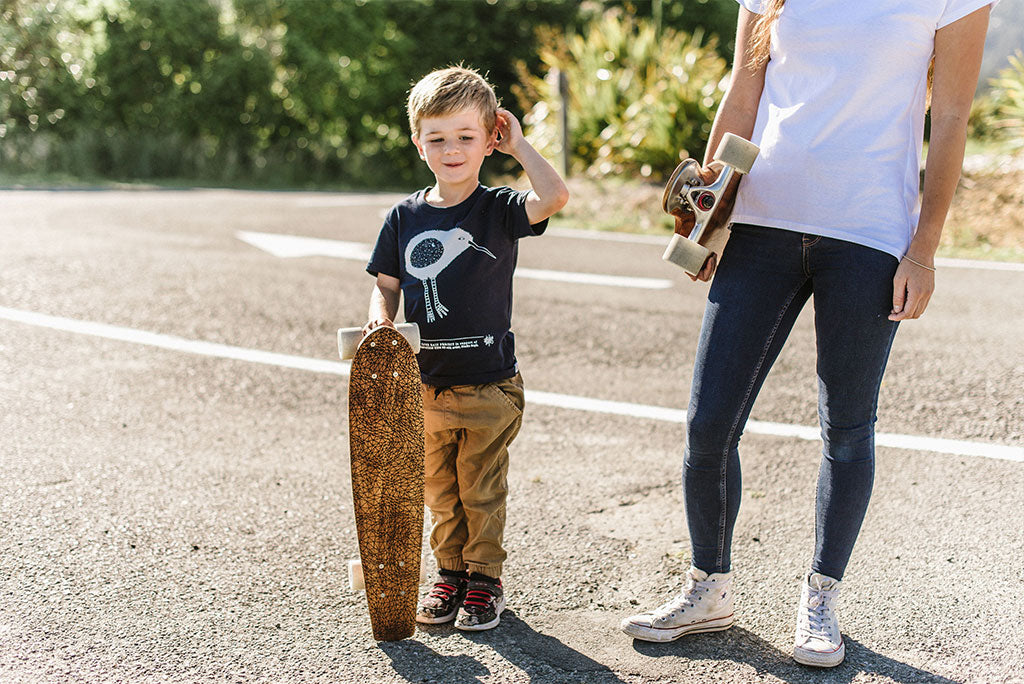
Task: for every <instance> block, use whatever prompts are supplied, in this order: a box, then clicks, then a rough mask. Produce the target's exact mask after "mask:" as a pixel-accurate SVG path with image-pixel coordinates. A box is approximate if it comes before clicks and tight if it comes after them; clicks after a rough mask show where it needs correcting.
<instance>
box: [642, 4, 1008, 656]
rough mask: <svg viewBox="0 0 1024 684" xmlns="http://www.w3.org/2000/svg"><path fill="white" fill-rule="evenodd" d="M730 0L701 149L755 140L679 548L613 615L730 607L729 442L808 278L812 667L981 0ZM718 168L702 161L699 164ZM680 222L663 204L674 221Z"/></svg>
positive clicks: (835, 648)
mask: <svg viewBox="0 0 1024 684" xmlns="http://www.w3.org/2000/svg"><path fill="white" fill-rule="evenodd" d="M739 1H740V4H741V5H742V7H741V9H740V16H739V21H738V28H737V34H736V59H735V65H734V69H733V74H732V81H731V84H730V87H729V90H728V92H727V93H726V96H725V99H724V100H723V101H722V105H721V107H720V108H719V110H718V114H717V116H716V117H715V122H714V126H713V128H712V132H711V139H710V140H709V142H708V147H707V149H708V150H709V152H710V151H712V150H714V149H716V148H717V146H718V141H719V140H720V139H721V137H722V136H723V135H724V134H725V133H727V132H731V133H735V134H737V135H740V136H742V137H745V138H749V139H750V140H752V141H753V142H754V143H756V144H757V145H758V146H759V147H760V148H761V153H760V156H759V157H758V159H757V161H756V162H755V163H754V166H753V168H752V169H751V171H750V173H749V175H747V176H746V177H745V178H744V179H743V182H742V183H741V184H740V186H739V190H738V192H737V194H736V204H735V208H734V210H733V213H732V219H731V220H732V222H733V226H732V234H731V237H730V240H729V243H728V245H727V246H726V248H725V251H724V253H723V254H722V259H721V264H720V265H718V272H717V276H716V277H715V280H714V282H713V283H712V285H711V289H710V291H709V293H708V303H707V307H706V310H705V314H704V322H703V326H702V329H701V336H700V341H699V343H698V349H697V358H696V363H695V367H694V373H693V385H692V388H691V396H690V406H689V410H688V414H687V415H688V424H687V439H686V450H685V457H684V469H683V489H684V495H685V499H686V518H687V524H688V526H689V531H690V539H691V549H692V566H691V568H690V570H689V572H688V580H687V583H686V586H685V588H684V589H683V592H682V594H680V595H679V596H677V597H675V598H673V599H671V600H670V601H668V602H667V603H665V604H663V605H661V606H660V607H658V608H656V609H654V610H653V611H650V612H647V613H643V614H640V615H636V616H633V617H629V618H626V619H625V620H623V622H622V629H623V630H624V631H625V632H626V633H627V634H629V635H631V636H633V637H635V638H638V639H645V640H648V641H671V640H673V639H676V638H679V637H681V636H683V635H684V634H690V633H695V632H708V631H717V630H723V629H727V628H728V627H729V626H731V625H732V622H733V607H732V593H733V592H732V588H731V586H730V585H731V580H732V575H731V564H730V545H731V542H732V530H733V525H734V523H735V521H736V514H737V511H738V510H739V504H740V496H741V493H742V487H741V484H740V462H739V454H738V451H737V445H738V443H739V439H740V435H741V434H742V432H743V427H744V425H745V423H746V420H747V418H748V416H749V414H750V408H751V405H752V404H753V402H754V399H755V398H756V396H757V393H758V391H759V390H760V388H761V384H762V383H763V381H764V379H765V376H766V375H767V374H768V371H769V369H770V368H771V366H772V363H773V362H774V361H775V359H776V358H777V356H778V354H779V352H780V351H781V349H782V346H783V344H784V342H785V339H786V337H787V336H788V334H789V331H790V330H791V328H792V326H793V323H794V322H795V320H796V318H797V314H798V313H799V311H800V309H801V308H802V307H803V305H804V304H805V303H806V301H807V300H808V299H809V298H810V297H811V295H812V294H813V297H814V314H815V316H814V324H815V334H816V338H817V350H818V360H817V374H818V380H819V393H818V413H819V420H820V423H821V435H822V440H823V442H824V448H823V454H824V457H823V458H822V461H821V466H820V469H819V475H818V488H817V497H816V515H815V551H814V557H813V560H812V562H811V564H810V568H809V572H808V574H807V575H806V576H805V579H804V582H803V587H802V592H801V597H800V604H799V610H798V615H797V627H796V640H795V653H794V655H795V658H796V660H797V661H799V662H801V663H804V664H807V665H817V666H823V667H831V666H835V665H838V664H839V663H840V662H842V660H843V657H844V655H845V644H844V643H843V639H842V636H841V634H840V631H839V624H838V620H837V618H836V613H835V608H836V603H837V599H838V592H839V581H840V580H841V579H842V576H843V572H844V570H845V569H846V564H847V562H848V561H849V558H850V553H851V551H852V550H853V545H854V542H855V541H856V538H857V534H858V532H859V531H860V526H861V522H862V521H863V519H864V513H865V511H866V509H867V504H868V499H869V498H870V495H871V486H872V480H873V477H874V423H875V409H876V406H877V401H878V389H879V386H880V384H881V380H882V374H883V372H884V370H885V364H886V361H887V360H888V356H889V349H890V347H891V345H892V340H893V336H894V335H895V333H896V328H897V326H898V325H899V321H902V320H907V319H913V318H917V317H919V316H920V315H921V314H922V313H923V312H924V310H925V307H926V306H927V304H928V299H929V297H930V296H931V293H932V291H933V289H934V271H935V267H934V263H935V261H934V256H935V250H936V248H937V246H938V243H939V234H940V232H941V230H942V224H943V222H944V221H945V217H946V212H947V210H948V208H949V203H950V200H951V198H952V195H953V191H954V189H955V187H956V183H957V180H958V178H959V174H960V166H961V163H962V161H963V152H964V141H965V135H966V122H967V115H968V111H969V110H970V105H971V99H972V96H973V93H974V88H975V85H976V84H977V79H978V71H979V68H980V64H981V55H982V48H983V45H984V39H985V32H986V29H987V26H988V14H989V7H990V5H992V4H994V3H993V2H992V0H872V2H851V1H850V0H739ZM932 64H933V65H934V69H933V73H934V75H933V78H932V79H931V81H930V80H929V67H930V65H932ZM929 86H930V87H929ZM929 94H930V97H931V136H930V142H929V148H928V158H927V164H926V166H927V172H926V174H925V181H924V191H923V194H922V196H921V200H920V202H919V199H918V188H919V182H920V181H919V169H918V167H919V159H920V158H921V149H922V140H923V137H924V117H925V110H926V107H927V99H928V97H929ZM719 171H720V165H718V164H717V163H714V162H712V163H710V164H708V165H706V166H705V167H704V169H703V170H702V174H703V176H704V178H705V180H707V181H711V180H713V179H714V178H715V177H717V175H718V173H719ZM691 227H692V218H691V219H688V220H686V219H684V218H682V217H679V218H677V226H676V230H677V232H681V233H684V234H685V233H687V232H688V231H689V229H690V228H691ZM715 268H716V263H715V261H714V259H712V260H710V261H709V263H708V264H707V265H706V266H705V268H704V269H703V270H702V272H701V273H700V274H699V275H698V277H699V278H700V279H701V280H709V279H710V278H711V275H712V273H714V271H715Z"/></svg>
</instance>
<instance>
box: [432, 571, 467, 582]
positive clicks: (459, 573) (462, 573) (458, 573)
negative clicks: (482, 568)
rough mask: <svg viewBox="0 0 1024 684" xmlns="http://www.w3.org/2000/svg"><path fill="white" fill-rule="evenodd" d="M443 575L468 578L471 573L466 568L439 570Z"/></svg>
mask: <svg viewBox="0 0 1024 684" xmlns="http://www.w3.org/2000/svg"><path fill="white" fill-rule="evenodd" d="M438 573H439V574H441V575H448V576H449V577H458V578H459V579H464V580H468V579H469V573H468V572H466V571H465V570H438Z"/></svg>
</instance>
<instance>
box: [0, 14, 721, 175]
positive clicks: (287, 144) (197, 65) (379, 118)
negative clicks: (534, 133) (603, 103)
mask: <svg viewBox="0 0 1024 684" xmlns="http://www.w3.org/2000/svg"><path fill="white" fill-rule="evenodd" d="M736 7H737V5H736V3H735V2H734V0H689V1H683V2H662V0H653V1H652V0H633V1H627V2H623V1H619V0H609V1H608V2H595V1H590V2H582V3H581V2H577V1H573V0H0V168H2V169H3V171H4V172H5V173H7V174H11V173H43V174H64V175H71V176H76V177H90V178H95V177H101V178H111V179H170V178H175V179H186V180H195V181H203V182H221V183H251V184H260V185H276V186H296V185H319V186H324V185H326V186H335V187H338V186H342V187H346V186H347V187H358V186H366V187H388V186H399V185H404V186H407V185H408V184H411V183H422V182H426V181H428V180H429V175H428V172H427V170H426V168H425V166H424V165H423V164H422V163H421V162H420V161H419V159H418V157H417V156H416V155H415V153H414V151H413V148H412V146H411V143H410V141H409V135H408V131H407V130H406V128H407V125H406V123H405V120H406V119H405V111H404V105H405V97H406V94H407V92H408V89H409V87H410V85H411V84H412V83H413V82H415V80H417V79H418V78H419V77H420V76H422V75H423V74H425V73H427V72H428V71H430V70H431V69H434V68H438V67H443V66H447V65H449V64H453V63H460V62H461V63H465V64H467V65H470V66H473V67H475V68H477V69H479V70H481V71H483V72H485V73H486V74H487V75H488V78H489V79H490V80H491V82H492V83H493V84H494V85H495V87H496V90H497V91H498V94H499V97H501V98H502V99H503V103H504V105H505V106H507V107H508V108H510V109H511V110H512V111H513V112H514V113H516V114H517V115H519V116H520V117H522V116H523V115H524V114H525V113H526V112H527V111H528V110H529V109H530V108H531V107H532V106H533V105H534V104H535V103H534V102H533V101H531V100H530V99H528V98H527V97H526V96H527V94H530V95H532V96H539V93H538V92H537V88H536V85H535V82H536V81H537V79H543V77H544V75H545V73H546V72H547V70H548V69H549V68H550V67H551V66H553V65H554V63H555V62H556V61H557V60H556V59H555V58H554V55H556V54H557V55H565V54H568V53H569V51H568V48H567V46H568V45H569V43H570V42H572V41H575V42H576V43H578V41H579V38H574V36H578V35H580V34H581V33H583V32H585V31H586V30H587V28H586V27H587V26H589V25H590V24H591V23H594V22H605V24H606V25H607V22H608V21H609V19H607V17H608V16H612V15H614V16H617V17H622V18H623V19H626V20H628V21H630V22H632V21H634V18H637V19H639V20H642V21H643V22H645V24H644V25H645V27H646V28H645V30H647V31H651V30H653V31H655V33H656V34H657V35H658V37H659V39H660V38H661V37H664V38H665V40H666V44H675V43H673V42H672V41H675V40H676V38H675V35H676V34H675V32H676V31H685V32H687V35H689V33H690V32H694V31H697V35H703V34H704V33H705V32H708V33H723V34H724V35H727V36H728V35H730V34H731V31H732V30H733V26H734V22H735V15H736ZM609 13H611V14H609ZM630 26H631V27H632V28H630V27H627V28H626V29H625V30H627V32H628V31H630V30H634V29H636V25H635V24H631V25H630ZM627 37H628V36H627ZM645 40H649V39H647V38H645ZM684 40H688V39H684ZM698 40H699V39H698ZM716 48H717V49H721V50H727V49H728V45H725V46H721V47H719V46H715V45H714V44H713V46H712V47H711V48H710V49H711V50H714V49H716ZM561 66H563V67H564V66H566V65H565V64H562V65H561ZM577 72H578V74H579V76H580V77H581V79H583V80H585V79H591V80H592V77H593V74H589V75H588V74H585V73H583V72H582V71H579V70H577ZM645 78H646V79H647V81H646V82H648V83H655V84H656V83H657V81H658V76H657V74H653V75H650V76H648V77H645ZM581 83H582V82H581ZM531 84H532V85H531ZM641 90H642V88H641ZM639 94H640V90H638V89H637V87H635V86H634V87H632V88H631V89H630V97H632V96H635V95H639ZM616 103H617V104H616V106H618V104H622V103H624V100H623V98H622V97H619V98H616ZM619 115H620V116H621V112H620V113H619ZM584 121H586V122H587V123H586V126H587V128H585V129H582V130H581V135H588V134H589V132H591V129H592V127H593V126H594V125H597V124H596V122H594V121H590V120H589V118H588V116H584V117H583V118H581V119H580V122H581V123H582V122H584ZM698 125H699V124H698ZM580 139H581V138H580V137H579V136H577V140H580ZM676 152H677V151H676V150H666V151H665V153H666V154H668V155H669V156H673V155H675V154H676ZM503 161H504V162H505V163H506V164H505V166H502V162H503ZM507 161H508V160H503V159H502V158H501V157H500V156H495V157H492V158H491V159H490V160H489V161H488V163H489V164H490V169H489V170H490V171H491V172H502V171H506V170H508V168H509V167H508V165H507ZM593 161H594V160H593V159H586V158H585V157H584V158H583V159H582V162H581V163H584V164H585V165H589V164H591V163H592V162H593Z"/></svg>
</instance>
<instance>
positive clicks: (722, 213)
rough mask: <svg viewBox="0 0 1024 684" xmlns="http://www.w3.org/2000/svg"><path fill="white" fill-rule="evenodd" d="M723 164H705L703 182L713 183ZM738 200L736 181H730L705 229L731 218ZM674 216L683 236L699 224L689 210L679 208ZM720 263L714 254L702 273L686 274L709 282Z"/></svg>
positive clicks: (692, 278) (701, 171)
mask: <svg viewBox="0 0 1024 684" xmlns="http://www.w3.org/2000/svg"><path fill="white" fill-rule="evenodd" d="M722 169H723V167H722V165H721V164H720V163H719V162H711V164H709V165H707V166H704V167H702V168H701V169H700V171H699V172H698V173H699V175H700V180H701V183H703V184H704V185H711V184H712V183H714V182H715V181H716V180H718V176H719V175H720V174H721V173H722ZM735 201H736V181H735V180H734V181H733V182H732V183H730V186H729V188H727V189H726V191H725V193H724V194H723V195H722V198H721V199H720V200H719V205H718V206H717V207H716V208H715V213H714V214H712V215H711V225H710V226H708V227H707V228H705V230H711V229H713V228H714V227H717V226H719V225H721V224H723V223H725V222H726V221H728V220H729V216H730V215H731V214H732V205H733V203H734V202H735ZM672 218H674V219H675V221H676V227H675V232H677V233H679V234H680V235H683V236H688V235H689V234H690V233H692V232H693V228H694V226H695V225H696V224H697V219H696V217H695V216H694V215H693V214H691V213H690V212H688V211H682V210H679V211H677V212H673V213H672ZM717 265H718V258H717V255H715V254H712V255H711V256H710V257H709V258H708V260H707V261H706V262H705V263H704V267H703V268H701V269H700V273H698V274H697V275H695V276H692V275H690V274H689V273H687V274H686V276H687V277H688V278H689V279H690V280H692V281H694V282H696V281H698V280H700V281H701V282H705V283H706V282H708V281H709V280H711V276H713V275H714V274H715V267H716V266H717Z"/></svg>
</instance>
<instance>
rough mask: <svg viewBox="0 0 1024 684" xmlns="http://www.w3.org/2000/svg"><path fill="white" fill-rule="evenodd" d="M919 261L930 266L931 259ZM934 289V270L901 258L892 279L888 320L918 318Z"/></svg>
mask: <svg viewBox="0 0 1024 684" xmlns="http://www.w3.org/2000/svg"><path fill="white" fill-rule="evenodd" d="M921 261H922V263H924V264H925V265H927V266H929V267H930V266H931V264H930V263H929V262H930V261H931V260H928V261H923V260H921ZM934 291H935V272H934V271H930V270H929V269H928V268H925V267H924V266H921V265H919V264H915V263H914V262H913V261H910V260H909V259H901V260H900V265H899V266H898V267H897V268H896V275H895V277H893V281H892V312H891V313H890V314H889V320H890V321H905V320H910V319H913V318H920V317H921V314H923V313H924V310H925V308H927V306H928V300H929V299H931V297H932V292H934Z"/></svg>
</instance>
